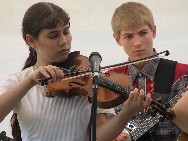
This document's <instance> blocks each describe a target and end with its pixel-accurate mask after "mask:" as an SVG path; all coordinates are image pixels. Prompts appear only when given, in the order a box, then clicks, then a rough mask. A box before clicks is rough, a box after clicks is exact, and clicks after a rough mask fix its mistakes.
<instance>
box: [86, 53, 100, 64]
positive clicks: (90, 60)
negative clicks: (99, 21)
mask: <svg viewBox="0 0 188 141" xmlns="http://www.w3.org/2000/svg"><path fill="white" fill-rule="evenodd" d="M94 59H97V60H98V59H99V60H98V61H100V62H101V61H102V57H101V55H100V54H99V53H98V52H92V53H91V54H90V56H89V62H92V61H93V60H94Z"/></svg>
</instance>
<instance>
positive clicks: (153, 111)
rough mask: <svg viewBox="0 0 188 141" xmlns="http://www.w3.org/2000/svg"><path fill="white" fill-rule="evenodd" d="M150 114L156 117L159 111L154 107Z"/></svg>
mask: <svg viewBox="0 0 188 141" xmlns="http://www.w3.org/2000/svg"><path fill="white" fill-rule="evenodd" d="M150 114H151V116H152V117H155V116H156V114H157V111H156V110H155V109H152V110H151V113H150Z"/></svg>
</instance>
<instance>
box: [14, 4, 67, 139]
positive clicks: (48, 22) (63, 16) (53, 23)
mask: <svg viewBox="0 0 188 141" xmlns="http://www.w3.org/2000/svg"><path fill="white" fill-rule="evenodd" d="M69 21H70V18H69V15H68V14H67V13H66V12H65V11H64V10H63V9H62V8H60V7H59V6H57V5H55V4H53V3H48V2H39V3H36V4H34V5H32V6H31V7H30V8H29V9H28V10H27V11H26V13H25V15H24V17H23V21H22V36H23V39H24V40H25V42H26V44H27V45H28V43H27V41H26V35H27V34H30V35H32V36H33V38H34V39H37V38H38V36H39V34H40V32H41V30H43V29H51V28H55V27H57V26H59V25H62V24H64V25H67V24H69ZM36 61H37V53H36V51H35V50H34V49H33V48H31V47H29V56H28V58H27V60H26V62H25V64H24V67H23V68H22V70H24V69H26V68H28V67H31V66H34V65H35V63H36ZM11 126H12V136H13V141H22V138H21V130H20V126H19V122H18V119H17V114H16V113H14V114H13V116H12V118H11Z"/></svg>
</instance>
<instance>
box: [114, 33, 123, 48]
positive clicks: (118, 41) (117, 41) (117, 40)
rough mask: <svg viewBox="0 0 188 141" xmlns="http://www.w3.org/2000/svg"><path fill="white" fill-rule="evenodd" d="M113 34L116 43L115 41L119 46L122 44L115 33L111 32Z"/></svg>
mask: <svg viewBox="0 0 188 141" xmlns="http://www.w3.org/2000/svg"><path fill="white" fill-rule="evenodd" d="M113 36H114V39H115V40H116V43H117V44H118V45H119V46H122V44H121V42H120V40H119V38H118V37H117V36H116V35H115V34H113Z"/></svg>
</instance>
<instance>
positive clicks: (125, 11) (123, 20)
mask: <svg viewBox="0 0 188 141" xmlns="http://www.w3.org/2000/svg"><path fill="white" fill-rule="evenodd" d="M111 25H112V30H113V32H114V34H115V35H116V36H117V37H118V38H120V32H121V30H124V29H125V30H127V29H130V30H132V29H133V28H135V27H139V26H143V25H148V26H149V28H150V29H151V30H152V31H153V29H154V19H153V15H152V12H151V11H150V9H149V8H148V7H146V6H145V5H143V4H141V3H138V2H127V3H124V4H122V5H120V6H119V7H117V8H116V10H115V12H114V14H113V16H112V20H111Z"/></svg>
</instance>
